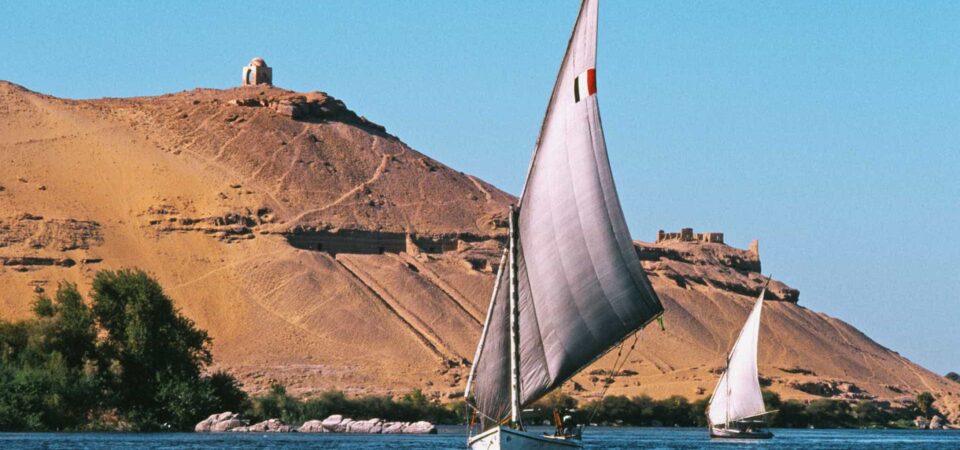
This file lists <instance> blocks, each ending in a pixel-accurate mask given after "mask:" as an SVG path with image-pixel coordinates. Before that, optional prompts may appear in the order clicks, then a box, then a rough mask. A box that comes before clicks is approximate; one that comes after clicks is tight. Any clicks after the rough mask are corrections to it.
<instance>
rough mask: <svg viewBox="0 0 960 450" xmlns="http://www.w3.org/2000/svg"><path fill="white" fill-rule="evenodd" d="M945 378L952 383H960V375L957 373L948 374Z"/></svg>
mask: <svg viewBox="0 0 960 450" xmlns="http://www.w3.org/2000/svg"><path fill="white" fill-rule="evenodd" d="M945 376H946V377H947V379H948V380H950V381H955V382H957V383H960V374H958V373H956V372H949V373H947V374H946V375H945Z"/></svg>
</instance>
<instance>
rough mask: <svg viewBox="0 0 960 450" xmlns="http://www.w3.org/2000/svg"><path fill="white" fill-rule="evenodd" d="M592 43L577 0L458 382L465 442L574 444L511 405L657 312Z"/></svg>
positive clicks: (587, 2) (591, 29)
mask: <svg viewBox="0 0 960 450" xmlns="http://www.w3.org/2000/svg"><path fill="white" fill-rule="evenodd" d="M596 46H597V0H584V1H583V2H582V3H581V6H580V13H579V15H578V16H577V22H576V25H575V26H574V30H573V34H572V36H571V38H570V42H569V44H568V46H567V52H566V54H565V55H564V58H563V63H562V64H561V66H560V72H559V74H558V75H557V80H556V83H555V84H554V88H553V93H552V95H551V97H550V102H549V104H548V106H547V112H546V114H545V117H544V120H543V125H542V126H541V129H540V136H539V138H538V139H537V145H536V147H535V149H534V154H533V161H532V162H531V165H530V170H529V172H528V174H527V181H526V184H525V185H524V189H523V192H522V193H521V196H520V201H519V205H518V209H517V210H514V209H512V210H511V213H510V240H509V249H508V252H507V255H506V256H505V258H504V260H503V262H504V263H503V264H501V265H500V272H499V273H498V275H497V281H496V285H495V287H494V292H493V296H492V299H491V303H490V309H489V311H488V313H487V319H486V321H485V324H484V329H483V334H482V335H481V338H480V342H479V344H478V346H477V353H476V356H475V357H474V361H473V366H472V367H471V371H470V377H469V379H468V382H467V391H466V393H465V397H466V398H467V401H468V402H469V404H470V405H471V406H472V407H473V408H474V411H476V414H477V415H478V416H479V417H478V418H479V420H480V422H481V426H482V429H484V430H486V431H484V432H482V433H480V434H479V435H477V436H474V437H472V438H471V439H470V441H469V445H470V446H471V447H472V448H483V449H488V448H489V449H493V448H552V447H571V446H572V447H580V443H579V439H578V436H542V435H538V434H536V433H528V432H525V431H524V430H523V424H522V423H521V420H520V410H521V409H522V408H523V407H525V406H528V405H530V404H532V403H533V402H535V401H537V400H538V399H539V398H541V397H543V396H544V395H545V394H546V393H548V392H550V391H551V390H553V389H555V388H557V387H559V386H560V385H562V384H563V383H564V382H565V381H567V380H569V379H570V378H571V377H572V376H574V375H575V374H576V373H577V372H579V371H580V370H581V369H583V368H584V367H585V366H587V365H589V364H590V363H592V362H593V361H595V360H596V359H597V358H599V357H600V356H602V355H603V354H604V353H606V352H607V351H609V350H610V349H611V348H613V347H615V346H616V345H617V344H619V343H620V342H622V341H623V340H624V339H625V338H627V337H628V336H630V335H631V334H633V333H635V332H636V331H638V330H639V329H640V328H642V327H643V326H644V325H646V324H647V323H649V322H650V321H652V320H653V319H654V318H656V317H657V316H658V315H660V314H661V313H662V312H663V306H662V305H661V303H660V299H659V298H658V297H657V295H656V293H655V292H654V291H653V288H652V287H651V286H650V282H649V280H647V277H646V274H644V272H643V269H642V268H641V267H640V260H639V259H638V258H637V254H636V250H635V249H634V247H633V241H632V240H631V238H630V232H629V231H628V230H627V225H626V221H625V220H624V217H623V211H622V210H621V207H620V200H619V199H618V198H617V192H616V188H615V187H614V183H613V173H612V171H611V170H610V162H609V160H608V159H607V149H606V144H605V143H604V138H603V128H602V127H601V125H600V111H599V107H598V105H597V96H596V92H597V84H596V71H595V70H594V67H595V64H596ZM506 424H509V426H508V427H505V426H503V425H506ZM577 434H578V433H577ZM568 437H569V438H572V439H568Z"/></svg>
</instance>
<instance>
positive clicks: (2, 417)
mask: <svg viewBox="0 0 960 450" xmlns="http://www.w3.org/2000/svg"><path fill="white" fill-rule="evenodd" d="M210 343H211V341H210V338H209V336H207V333H206V332H205V331H203V330H200V329H198V328H197V327H196V326H195V325H194V323H193V322H192V321H190V320H189V319H187V318H186V317H184V316H183V315H181V314H180V313H179V311H177V310H176V309H175V308H174V306H173V302H172V301H171V300H170V298H169V297H167V296H166V295H165V294H164V293H163V290H162V289H161V287H160V285H159V284H158V283H157V282H156V281H155V280H153V279H152V278H150V277H149V276H148V275H147V274H146V273H144V272H142V271H138V270H121V271H117V272H114V271H101V272H99V273H97V274H96V276H95V277H94V280H93V287H92V290H91V293H90V298H89V300H88V301H85V300H84V298H83V296H82V295H81V294H80V292H79V291H78V290H77V286H76V285H73V284H70V283H61V284H60V286H59V287H58V289H57V292H56V294H55V295H54V296H53V298H49V297H46V296H39V297H38V298H37V299H36V301H35V302H34V305H33V317H32V318H30V319H26V320H21V321H17V322H0V430H3V431H60V430H138V431H151V430H164V429H167V430H188V429H192V428H193V425H194V424H196V422H197V421H199V420H200V419H202V418H203V417H206V415H208V414H210V411H224V410H230V409H237V408H239V407H241V405H242V404H243V403H244V402H245V401H246V394H245V393H244V392H243V391H242V390H240V387H239V384H238V383H237V381H236V380H235V379H234V378H233V377H231V376H230V375H228V374H226V373H213V374H210V375H203V372H204V369H205V368H206V367H207V366H209V365H210V364H211V363H212V356H211V353H210Z"/></svg>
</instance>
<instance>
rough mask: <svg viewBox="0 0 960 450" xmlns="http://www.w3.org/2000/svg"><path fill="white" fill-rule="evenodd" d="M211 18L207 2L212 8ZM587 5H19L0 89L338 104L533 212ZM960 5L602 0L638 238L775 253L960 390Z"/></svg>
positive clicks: (608, 86) (626, 193) (611, 93)
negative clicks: (321, 96)
mask: <svg viewBox="0 0 960 450" xmlns="http://www.w3.org/2000/svg"><path fill="white" fill-rule="evenodd" d="M194 3H199V4H194ZM577 6H578V2H577V1H576V0H563V1H560V0H558V1H551V2H516V1H490V0H487V1H483V2H480V1H474V2H451V1H418V2H414V1H329V2H283V3H279V4H273V3H268V2H259V3H256V2H175V1H165V2H149V3H148V2H136V3H135V2H106V1H104V2H90V3H80V2H76V3H73V2H34V1H31V2H17V3H14V2H0V58H2V59H0V60H2V61H3V63H2V64H0V79H6V80H10V81H13V82H16V83H19V84H22V85H25V86H27V87H28V88H30V89H33V90H36V91H40V92H44V93H48V94H52V95H57V96H62V97H70V98H95V97H121V96H133V95H154V94H162V93H168V92H174V91H180V90H185V89H192V88H194V87H218V88H225V87H231V86H235V85H237V84H239V81H240V69H241V67H242V66H243V65H244V64H246V62H247V61H249V60H250V58H252V57H253V56H262V57H264V58H265V59H266V60H267V62H268V63H269V64H270V65H271V66H273V67H274V81H275V83H276V84H277V85H279V86H282V87H286V88H290V89H295V90H304V91H312V90H321V91H326V92H329V93H331V94H333V95H334V96H336V97H339V98H342V99H343V100H344V101H345V102H346V103H347V105H348V106H350V107H351V108H352V109H354V110H356V111H358V112H359V113H360V114H363V115H366V116H367V117H369V118H370V119H371V120H374V121H376V122H379V123H382V124H384V125H385V126H386V127H387V130H388V131H390V132H392V133H394V134H396V135H398V136H400V138H401V139H403V140H404V141H405V142H407V143H408V144H410V145H411V146H412V147H414V148H416V149H418V150H420V151H422V152H424V153H426V154H428V155H430V156H433V157H435V158H437V159H438V160H440V161H443V162H444V163H446V164H448V165H450V166H452V167H454V168H456V169H459V170H462V171H465V172H468V173H472V174H475V175H478V176H480V177H482V178H484V179H486V180H488V181H490V182H492V183H494V184H496V185H497V186H499V187H501V188H502V189H504V190H507V191H509V192H513V193H517V192H518V191H519V189H520V186H521V183H522V181H523V176H524V175H525V172H526V167H527V164H528V159H529V157H530V153H531V150H532V147H533V143H534V141H535V139H536V133H537V131H538V129H539V126H540V122H541V120H542V116H543V112H544V109H545V107H546V103H547V98H548V96H549V94H550V89H551V87H552V83H553V81H554V77H555V76H556V71H557V69H558V66H559V64H560V58H561V57H562V54H563V50H564V46H565V44H566V41H567V38H568V34H569V32H570V29H571V27H572V25H573V20H574V18H575V15H576V11H577ZM958 23H960V2H935V1H925V2H922V3H917V4H914V3H907V2H890V1H863V2H852V1H839V2H827V1H810V2H769V1H768V2H749V1H742V2H692V1H691V2H676V1H615V0H603V1H602V3H601V5H600V38H599V39H600V43H599V52H598V55H599V56H598V58H599V61H598V64H597V78H598V89H599V92H598V95H599V101H600V104H601V109H602V111H603V119H604V129H605V131H606V136H607V145H608V148H609V152H610V157H611V160H612V163H613V166H614V173H615V176H616V180H617V183H618V188H619V191H620V194H621V198H622V202H623V204H624V210H625V212H626V214H627V219H628V222H629V224H630V228H631V230H632V232H633V234H634V236H635V237H636V238H638V239H642V240H651V239H652V238H653V237H654V235H655V233H656V231H657V230H658V229H660V228H663V229H667V230H675V229H679V228H680V227H683V226H692V227H694V228H695V229H697V230H702V231H708V230H709V231H723V232H725V233H726V236H727V240H728V242H729V243H731V244H734V245H737V246H741V247H744V246H746V245H747V243H748V242H749V241H750V240H751V239H759V240H760V249H761V255H762V257H763V266H764V269H765V271H766V272H769V273H773V275H774V276H775V277H777V278H779V279H782V280H784V281H786V282H787V283H788V284H790V285H792V286H794V287H796V288H798V289H800V291H801V295H800V302H801V304H802V305H805V306H807V307H809V308H812V309H814V310H817V311H823V312H826V313H828V314H830V315H833V316H836V317H839V318H841V319H843V320H845V321H847V322H849V323H851V324H853V325H855V326H857V327H859V328H860V329H861V330H863V331H864V332H866V333H867V334H868V335H869V336H871V337H873V338H874V339H876V340H878V341H879V342H880V343H881V344H883V345H885V346H888V347H890V348H892V349H894V350H897V351H899V352H900V353H902V354H904V355H905V356H907V357H909V358H911V359H913V360H915V361H917V362H919V363H921V364H923V365H925V366H927V367H928V368H930V369H932V370H934V371H936V372H938V373H944V372H946V371H948V370H954V371H960V346H958V345H957V332H958V324H960V270H958V267H957V259H958V258H957V254H958V251H960V181H958V178H957V177H958V172H960V144H958V143H960V26H958Z"/></svg>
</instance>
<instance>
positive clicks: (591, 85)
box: [587, 69, 597, 95]
mask: <svg viewBox="0 0 960 450" xmlns="http://www.w3.org/2000/svg"><path fill="white" fill-rule="evenodd" d="M596 93H597V70H596V69H587V95H593V94H596Z"/></svg>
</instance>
